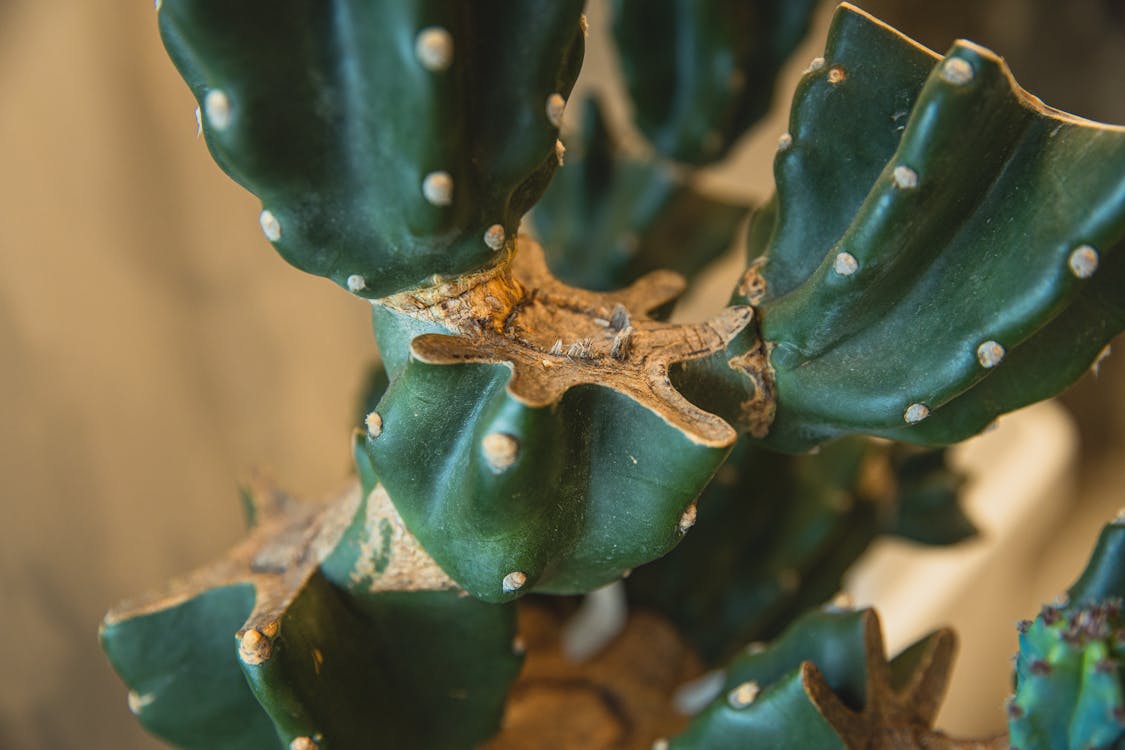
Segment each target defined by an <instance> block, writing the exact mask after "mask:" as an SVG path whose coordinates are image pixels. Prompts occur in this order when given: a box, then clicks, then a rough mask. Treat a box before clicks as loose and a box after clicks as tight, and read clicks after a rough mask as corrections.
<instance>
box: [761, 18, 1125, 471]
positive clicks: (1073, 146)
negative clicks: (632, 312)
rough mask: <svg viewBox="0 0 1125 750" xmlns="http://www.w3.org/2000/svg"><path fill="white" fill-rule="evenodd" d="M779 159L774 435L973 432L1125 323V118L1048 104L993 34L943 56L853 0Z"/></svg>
mask: <svg viewBox="0 0 1125 750" xmlns="http://www.w3.org/2000/svg"><path fill="white" fill-rule="evenodd" d="M776 174H777V186H778V195H777V202H776V205H775V206H774V208H773V210H772V211H770V212H766V214H765V216H766V218H765V221H766V226H764V227H758V228H756V229H755V230H754V231H753V232H752V236H753V237H754V238H756V239H757V240H758V241H760V242H763V243H764V245H763V246H760V247H757V248H754V252H756V253H760V254H761V255H762V257H763V258H764V259H765V262H764V265H762V266H760V268H755V269H754V271H753V272H752V273H759V274H760V277H759V278H758V279H757V281H758V283H757V284H755V285H751V286H752V287H753V288H755V289H757V290H760V289H761V287H762V286H763V284H764V287H765V292H764V294H765V296H764V300H763V301H762V302H761V304H760V308H759V309H760V312H761V321H760V325H761V332H762V336H763V338H764V339H765V341H766V342H767V344H766V346H767V347H768V348H769V349H770V350H771V356H770V363H771V365H772V368H773V375H774V378H775V385H776V389H777V413H776V419H775V421H774V423H773V425H772V427H771V429H770V432H769V436H768V439H769V441H770V443H771V444H772V445H775V446H777V447H780V448H783V449H786V450H800V449H804V448H807V447H808V446H810V445H812V444H815V443H816V442H819V441H822V440H824V439H826V438H829V437H831V436H833V435H838V434H841V433H846V432H866V433H871V434H879V435H884V436H888V437H893V438H896V439H900V440H905V441H910V442H922V443H949V442H953V441H956V440H960V439H963V438H965V437H968V436H970V435H973V434H975V433H977V432H979V431H980V430H981V429H982V428H983V427H985V426H986V425H987V424H988V423H989V422H990V421H991V420H992V419H994V418H995V417H996V416H997V415H998V414H1000V413H1002V412H1005V411H1009V410H1011V409H1014V408H1017V407H1019V406H1022V405H1024V404H1027V403H1030V402H1032V401H1036V400H1039V399H1042V398H1045V397H1047V396H1050V395H1052V394H1053V393H1055V392H1057V391H1059V390H1061V389H1062V388H1063V387H1065V386H1066V385H1068V384H1069V383H1070V382H1072V381H1073V380H1074V379H1075V378H1076V377H1077V376H1078V375H1079V374H1081V373H1082V372H1083V371H1084V370H1085V369H1086V368H1087V367H1088V366H1089V364H1090V363H1091V362H1092V361H1094V360H1095V358H1096V357H1097V355H1098V353H1099V352H1100V351H1101V349H1102V348H1103V347H1104V346H1105V344H1106V342H1107V341H1108V340H1109V338H1110V337H1112V336H1113V335H1114V334H1115V333H1116V332H1118V331H1120V330H1122V328H1125V295H1123V294H1122V293H1121V289H1122V287H1123V285H1125V260H1123V259H1122V258H1121V254H1120V253H1117V252H1115V251H1116V248H1117V247H1118V246H1119V245H1120V244H1122V242H1123V239H1125V129H1122V128H1119V127H1110V126H1104V125H1099V124H1097V123H1092V122H1087V121H1083V120H1080V119H1078V118H1075V117H1072V116H1070V115H1065V114H1063V113H1060V112H1057V111H1054V110H1050V109H1048V108H1047V107H1045V106H1044V105H1043V104H1042V103H1041V102H1039V100H1037V99H1035V98H1034V97H1031V96H1030V95H1028V94H1027V93H1026V92H1024V91H1023V90H1022V89H1020V88H1019V87H1018V86H1017V85H1016V84H1015V82H1014V81H1013V79H1012V77H1011V74H1010V73H1009V71H1008V69H1007V67H1006V66H1005V65H1004V63H1003V61H1002V60H1001V59H1000V58H998V57H997V56H995V55H994V54H993V53H991V52H989V51H988V50H985V49H983V48H981V47H978V46H976V45H974V44H972V43H969V42H957V43H956V44H955V45H954V46H953V48H952V49H951V50H950V52H949V54H948V55H947V56H946V57H945V58H939V57H937V56H936V55H933V54H932V53H930V52H928V51H927V50H925V49H923V48H921V47H919V46H917V45H916V44H914V43H913V42H911V41H910V40H908V39H906V38H905V37H902V36H901V35H899V34H898V33H897V32H894V31H893V30H891V29H889V28H888V27H886V26H883V25H882V24H880V23H878V22H877V21H875V20H874V19H871V18H870V17H868V16H866V15H864V14H862V13H861V12H859V11H857V10H855V9H853V8H850V7H847V6H845V7H842V8H841V9H840V10H839V11H838V12H837V15H836V18H835V21H834V23H833V27H832V30H831V32H830V35H829V42H828V47H827V50H826V52H825V56H824V58H823V59H820V58H818V59H817V60H816V61H814V64H813V65H812V66H811V67H810V70H809V72H808V73H807V74H806V76H805V78H804V79H803V80H802V82H801V84H800V86H799V87H798V90H797V94H796V97H795V99H794V104H793V111H792V115H791V121H790V132H789V133H788V134H786V136H784V137H783V139H782V142H781V144H780V146H779V152H778V155H777V161H776ZM745 288H746V285H745V284H744V289H745Z"/></svg>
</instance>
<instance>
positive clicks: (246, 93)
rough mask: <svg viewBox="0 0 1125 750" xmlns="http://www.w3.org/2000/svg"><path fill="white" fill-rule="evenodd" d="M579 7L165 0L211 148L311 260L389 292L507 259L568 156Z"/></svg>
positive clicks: (306, 263) (304, 260)
mask: <svg viewBox="0 0 1125 750" xmlns="http://www.w3.org/2000/svg"><path fill="white" fill-rule="evenodd" d="M581 9H582V2H581V0H526V1H525V2H520V3H508V2H503V1H502V0H473V1H472V2H466V1H464V0H442V1H440V2H396V3H371V2H363V1H361V0H329V1H323V2H317V1H314V0H283V1H282V2H274V1H271V2H267V1H266V0H246V1H243V2H238V3H214V2H209V0H164V2H163V3H161V4H160V30H161V34H162V36H163V38H164V43H165V46H166V47H167V48H168V52H169V54H170V55H171V56H172V59H173V61H174V62H175V63H176V66H177V67H178V68H179V70H180V72H181V74H182V75H183V76H184V78H185V80H186V81H187V82H188V84H189V85H190V86H191V89H192V92H193V93H194V94H195V96H196V98H197V99H198V100H199V106H200V109H201V122H202V126H203V133H204V135H205V137H206V139H207V144H208V146H209V147H210V149H211V153H212V155H213V156H214V157H215V160H216V162H218V164H219V166H220V167H222V168H223V170H224V171H226V172H227V174H229V175H230V176H231V177H232V178H233V179H234V180H235V181H237V182H238V183H239V184H241V185H243V186H244V187H245V188H247V189H248V190H249V191H250V192H252V193H254V194H255V195H257V196H258V197H259V198H261V200H262V203H263V211H262V215H261V224H262V229H263V231H264V233H265V234H266V237H267V238H268V239H269V240H270V241H271V242H272V243H273V245H274V246H275V247H276V248H277V250H278V251H279V252H280V253H281V254H282V256H284V257H285V259H286V260H288V261H289V262H290V263H292V264H294V265H295V266H297V267H298V268H301V269H303V270H305V271H308V272H310V273H314V274H318V275H321V276H326V277H328V278H330V279H332V280H333V281H335V282H336V283H337V284H340V285H341V286H344V287H346V288H347V289H349V290H350V291H352V292H353V293H356V294H359V295H362V296H365V297H381V296H384V295H387V294H391V293H394V292H397V291H401V290H403V289H407V288H410V287H414V286H419V285H421V284H423V283H427V280H428V279H430V278H431V277H432V276H433V275H435V274H437V275H450V274H462V273H468V272H472V271H474V270H477V269H480V268H482V267H486V266H488V265H491V264H493V263H495V262H496V261H497V260H498V259H500V258H502V257H503V255H504V253H505V248H507V247H509V246H510V240H509V239H508V238H511V237H514V236H515V233H516V228H517V226H518V225H519V221H520V219H521V217H522V216H523V214H524V213H525V212H526V211H527V210H528V209H529V208H530V207H531V205H532V204H533V203H534V202H535V200H536V199H537V198H538V197H539V195H540V194H541V193H542V192H543V190H544V189H545V188H546V186H547V182H548V180H549V179H550V177H551V174H552V173H553V172H554V171H555V169H556V168H557V166H558V162H559V157H558V146H557V144H558V132H559V123H560V121H561V117H562V112H563V109H564V108H565V106H566V97H567V96H568V95H569V93H570V89H571V86H572V85H573V84H574V80H575V78H576V77H577V75H578V69H579V67H580V65H581V62H582V54H583V48H584V35H583V32H582V28H581V27H582V25H583V24H582V23H581V19H580V13H581Z"/></svg>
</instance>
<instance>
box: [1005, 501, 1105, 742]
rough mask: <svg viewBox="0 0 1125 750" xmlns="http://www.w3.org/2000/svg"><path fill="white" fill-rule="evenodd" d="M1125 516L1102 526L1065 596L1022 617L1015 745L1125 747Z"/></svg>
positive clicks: (1012, 707)
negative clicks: (1124, 610)
mask: <svg viewBox="0 0 1125 750" xmlns="http://www.w3.org/2000/svg"><path fill="white" fill-rule="evenodd" d="M1123 598H1125V521H1122V520H1119V521H1117V522H1115V523H1113V524H1111V525H1110V526H1108V527H1106V529H1105V530H1104V531H1102V535H1101V537H1100V538H1099V540H1098V545H1097V547H1096V548H1095V550H1094V554H1093V556H1092V557H1091V559H1090V562H1089V563H1088V564H1087V566H1086V570H1085V572H1083V574H1082V576H1081V577H1080V578H1079V580H1078V581H1077V582H1076V583H1075V584H1074V586H1072V587H1071V588H1070V590H1069V591H1068V592H1067V596H1066V597H1065V600H1064V601H1063V602H1059V603H1057V604H1055V605H1048V606H1046V607H1044V608H1043V611H1042V612H1040V613H1039V616H1038V617H1036V618H1035V620H1034V621H1030V622H1023V623H1021V624H1020V651H1019V655H1018V656H1017V658H1016V674H1015V680H1016V692H1015V695H1014V696H1012V699H1011V701H1010V702H1009V704H1008V717H1009V718H1008V730H1009V735H1010V738H1011V746H1012V748H1013V750H1038V748H1051V749H1052V750H1079V749H1080V748H1083V749H1084V748H1118V747H1122V746H1125V672H1123V671H1122V669H1123V667H1122V665H1123V663H1125V662H1123V659H1125V617H1123V616H1122V599H1123Z"/></svg>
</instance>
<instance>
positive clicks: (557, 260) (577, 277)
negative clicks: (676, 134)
mask: <svg viewBox="0 0 1125 750" xmlns="http://www.w3.org/2000/svg"><path fill="white" fill-rule="evenodd" d="M583 107H584V109H583V113H582V114H583V127H582V130H581V133H580V134H579V135H578V137H575V136H568V137H567V152H566V168H565V169H562V170H560V171H559V173H558V174H557V175H555V178H554V179H553V180H552V181H551V185H550V187H549V188H548V189H547V192H546V193H544V194H543V199H542V200H541V201H540V202H539V203H538V204H537V205H536V207H535V210H534V211H533V212H532V213H531V218H532V221H533V224H534V228H535V231H536V234H537V235H538V237H539V240H540V241H541V242H542V244H543V248H544V251H545V252H546V253H547V264H548V265H549V266H550V267H551V271H552V272H554V273H555V274H556V275H558V277H559V278H560V279H562V280H563V281H565V282H567V283H568V284H574V285H576V286H580V287H582V288H584V289H596V290H608V289H618V288H620V287H622V286H625V285H626V284H629V283H631V282H633V281H635V280H636V279H637V278H638V277H640V276H642V275H644V274H646V273H649V272H652V271H657V270H660V269H669V270H672V271H676V272H677V273H681V274H683V275H684V276H686V277H687V278H689V279H690V278H691V277H693V276H694V275H696V274H697V273H698V272H699V271H700V270H702V269H703V268H704V267H705V266H706V265H707V264H708V263H710V262H711V261H713V260H715V259H716V258H718V257H719V255H721V254H722V253H723V252H725V251H726V250H727V249H729V248H730V247H731V246H732V245H733V243H734V237H735V230H736V229H738V228H739V226H740V225H741V223H742V221H743V219H744V218H745V217H746V214H747V212H748V207H747V206H744V205H739V204H737V203H731V202H728V201H724V200H719V199H716V198H712V197H710V196H708V195H707V194H705V193H704V192H702V191H700V190H698V189H696V188H695V187H694V186H693V185H692V175H691V173H690V172H686V171H685V170H684V169H682V168H678V167H677V166H673V165H671V164H667V163H663V162H660V161H658V160H656V159H654V158H652V157H651V156H649V155H647V154H642V153H637V154H631V153H629V152H628V151H627V150H626V149H625V148H624V147H622V146H621V145H620V143H618V141H617V139H615V138H614V137H613V135H612V133H611V132H610V131H609V128H608V125H607V124H606V122H605V119H604V117H603V115H602V111H601V107H600V106H599V104H598V101H597V99H596V98H594V97H591V98H590V99H588V100H587V101H585V102H583Z"/></svg>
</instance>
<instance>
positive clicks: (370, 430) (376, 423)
mask: <svg viewBox="0 0 1125 750" xmlns="http://www.w3.org/2000/svg"><path fill="white" fill-rule="evenodd" d="M363 423H364V424H365V425H366V426H367V435H368V437H371V438H377V437H379V436H380V435H382V434H383V417H382V416H381V415H380V414H379V412H377V411H373V412H371V413H370V414H368V415H367V418H366V419H364V420H363Z"/></svg>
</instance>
